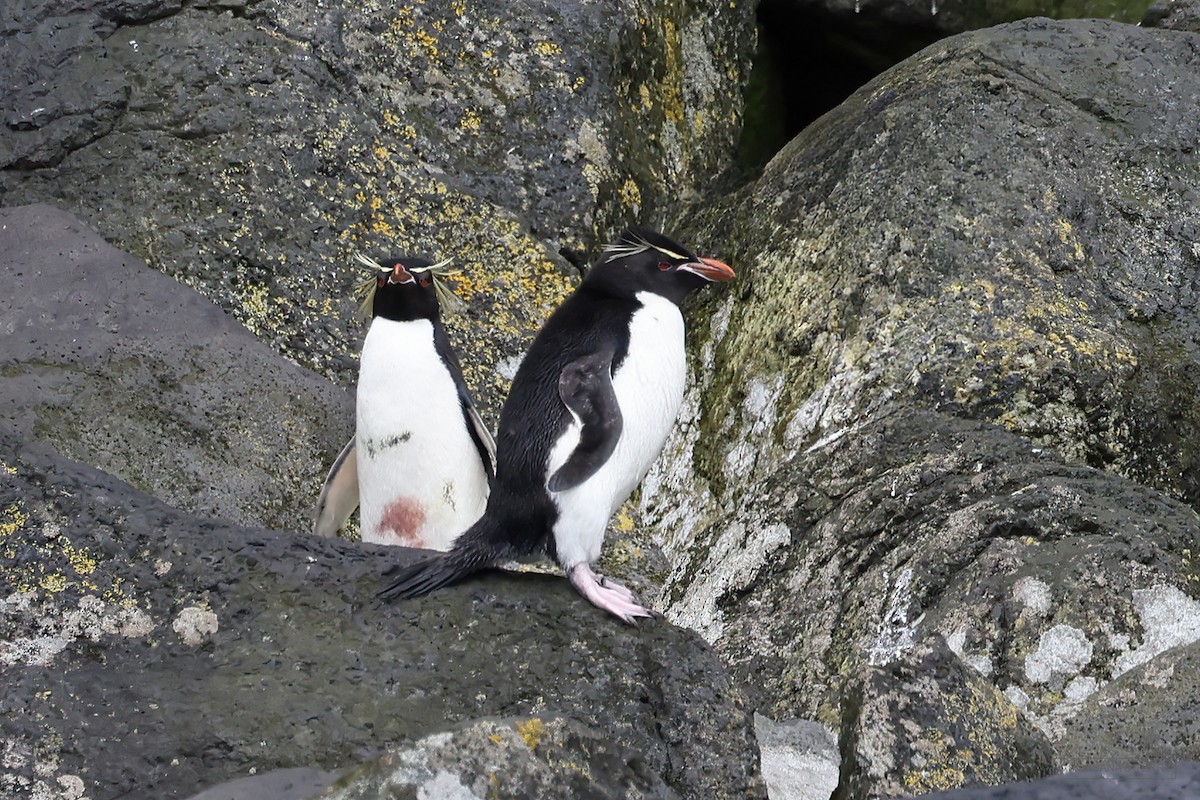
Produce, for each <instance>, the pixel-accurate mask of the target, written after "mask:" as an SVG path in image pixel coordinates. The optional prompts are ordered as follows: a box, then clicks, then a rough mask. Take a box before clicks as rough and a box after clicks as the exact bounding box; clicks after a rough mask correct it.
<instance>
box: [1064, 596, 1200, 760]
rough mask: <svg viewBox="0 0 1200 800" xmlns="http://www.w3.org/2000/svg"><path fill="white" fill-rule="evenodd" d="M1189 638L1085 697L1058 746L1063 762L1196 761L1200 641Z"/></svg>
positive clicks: (1199, 749) (1199, 725) (1199, 757)
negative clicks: (1188, 641)
mask: <svg viewBox="0 0 1200 800" xmlns="http://www.w3.org/2000/svg"><path fill="white" fill-rule="evenodd" d="M1186 619H1187V618H1185V620H1186ZM1164 621H1166V620H1164ZM1181 621H1183V620H1181ZM1191 621H1192V622H1194V621H1195V618H1194V617H1193V618H1192V619H1191ZM1191 638H1192V640H1193V641H1192V643H1190V644H1186V645H1183V646H1181V647H1177V648H1173V649H1170V650H1167V651H1166V652H1164V653H1162V654H1161V655H1157V656H1155V657H1154V658H1152V659H1149V660H1147V661H1146V662H1145V663H1143V664H1141V665H1140V666H1138V667H1135V668H1133V669H1130V670H1129V671H1128V672H1125V673H1123V674H1121V675H1120V676H1119V677H1117V678H1116V679H1115V680H1113V681H1112V682H1110V683H1108V684H1107V685H1105V686H1104V688H1102V689H1100V690H1099V691H1097V692H1096V693H1095V694H1093V695H1091V696H1090V697H1088V699H1087V701H1086V702H1085V703H1084V704H1083V706H1082V707H1081V708H1080V709H1079V712H1078V713H1077V714H1076V715H1075V716H1074V717H1073V718H1071V719H1070V720H1068V721H1067V722H1066V724H1065V726H1064V728H1065V730H1064V733H1063V736H1062V738H1061V739H1060V740H1059V742H1058V744H1057V748H1058V752H1059V753H1060V755H1061V758H1062V760H1063V763H1064V764H1068V765H1070V766H1071V767H1072V768H1073V769H1082V768H1084V767H1091V766H1104V767H1116V766H1125V767H1144V766H1150V765H1154V764H1172V763H1176V762H1182V761H1200V695H1198V693H1197V686H1200V680H1198V678H1200V642H1196V641H1194V639H1195V638H1196V637H1195V635H1194V634H1193V635H1192V636H1191Z"/></svg>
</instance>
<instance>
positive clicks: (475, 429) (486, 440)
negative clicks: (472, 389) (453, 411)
mask: <svg viewBox="0 0 1200 800" xmlns="http://www.w3.org/2000/svg"><path fill="white" fill-rule="evenodd" d="M458 394H459V397H460V398H461V400H462V405H463V411H465V412H466V415H467V421H468V422H470V423H471V427H470V428H468V429H467V433H469V434H471V440H472V441H473V442H475V449H476V450H478V451H479V458H480V459H481V460H482V461H483V469H484V471H485V472H486V473H487V476H488V480H489V481H490V480H492V479H493V478H495V477H496V440H495V439H493V438H492V433H491V431H489V430H488V429H487V425H484V424H483V417H481V416H479V412H478V411H477V410H476V409H475V404H474V403H472V402H471V396H470V395H469V394H467V386H466V384H463V385H462V386H461V387H459V390H458Z"/></svg>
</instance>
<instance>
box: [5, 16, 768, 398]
mask: <svg viewBox="0 0 1200 800" xmlns="http://www.w3.org/2000/svg"><path fill="white" fill-rule="evenodd" d="M0 36H2V37H3V38H4V41H5V47H4V48H3V55H2V56H0V58H3V63H2V66H3V67H4V69H3V70H2V72H3V74H4V76H5V80H9V81H11V83H10V85H9V86H8V87H7V88H8V89H9V90H10V91H6V92H3V93H2V94H3V99H2V100H0V112H2V114H3V119H4V122H5V126H6V127H5V128H4V129H2V130H0V203H2V204H4V205H17V204H22V203H29V202H49V203H53V204H55V205H58V206H60V207H63V208H65V209H67V210H69V211H71V212H72V213H75V214H76V215H77V216H79V217H81V218H82V219H83V220H84V221H85V222H87V223H88V224H89V225H91V226H92V227H94V228H95V229H96V230H97V231H98V232H99V233H100V234H101V235H103V236H104V237H105V238H106V239H107V240H109V241H111V242H113V243H114V244H116V245H117V246H119V247H122V248H124V249H127V250H130V251H131V252H133V253H135V254H136V255H138V256H139V257H141V258H143V259H144V260H145V261H147V262H148V263H150V264H151V265H152V266H154V267H155V268H157V269H159V270H161V271H163V272H165V273H167V274H169V275H172V276H174V277H176V278H178V279H180V280H182V281H183V282H185V283H188V284H189V285H192V286H195V287H196V288H198V289H200V291H201V292H202V293H204V294H205V295H206V296H208V297H209V298H211V299H212V300H214V301H215V302H217V303H218V304H219V305H220V306H222V307H223V308H225V309H227V310H229V311H231V312H232V313H233V314H235V316H237V318H238V319H239V320H240V321H242V322H243V323H244V324H245V325H246V326H247V327H248V328H249V329H250V330H251V331H253V332H254V333H255V334H257V335H258V336H259V337H260V338H263V339H265V340H267V341H269V342H271V343H272V344H273V345H274V346H275V347H276V348H277V349H280V350H282V351H283V352H285V353H287V354H288V355H289V356H291V357H292V358H294V359H295V360H297V361H298V362H300V363H302V364H304V365H306V366H309V367H312V368H314V369H317V370H318V371H320V372H323V373H324V374H326V375H327V376H329V377H332V378H334V379H335V380H336V381H337V382H338V383H340V384H342V385H349V384H350V383H351V382H352V376H353V371H354V355H355V354H356V353H357V349H358V340H359V333H358V332H357V330H356V329H355V328H354V327H353V325H352V322H351V317H352V314H351V313H350V309H351V307H352V304H351V303H350V302H349V301H346V300H343V298H345V297H347V295H348V294H349V290H350V287H351V285H352V284H353V282H354V279H355V277H356V276H357V274H358V272H357V269H356V268H355V267H354V262H353V260H352V258H351V256H352V253H354V252H355V251H359V250H365V251H368V252H370V253H375V254H387V253H392V252H404V251H408V252H414V251H415V252H426V253H429V254H431V255H433V256H435V257H438V258H441V257H453V258H454V259H455V260H456V263H457V266H459V267H460V268H461V269H462V270H463V273H464V274H463V277H462V278H461V279H460V280H459V282H458V284H459V290H460V293H461V294H462V295H463V296H464V297H465V299H467V300H468V301H470V303H471V311H470V313H469V314H468V315H467V316H465V317H462V318H459V319H457V320H455V321H453V323H452V328H453V335H454V336H455V337H456V338H458V339H461V340H463V341H469V342H472V343H474V344H475V345H476V346H475V347H473V348H472V351H471V353H470V354H469V357H468V358H465V359H464V361H465V362H466V364H465V366H466V372H467V378H468V381H469V382H470V383H471V384H472V386H473V387H474V388H475V389H476V390H477V391H478V392H479V393H480V395H481V401H482V405H483V407H484V409H485V410H486V411H487V412H488V413H489V414H490V413H492V412H494V411H495V410H496V409H497V408H498V406H499V399H500V397H502V390H503V388H504V387H505V386H506V384H507V380H508V377H510V375H511V373H510V372H509V370H510V369H511V365H508V366H506V364H507V362H508V361H510V360H511V359H513V358H515V357H516V356H517V355H519V354H520V353H521V352H522V350H523V347H524V345H525V344H526V343H527V341H528V338H529V336H530V332H531V330H533V329H534V328H535V327H536V326H537V324H538V323H540V321H541V320H542V319H543V318H544V317H545V315H546V314H547V313H548V312H549V310H550V309H551V308H553V306H554V305H555V304H556V302H557V301H558V300H559V299H561V297H562V296H563V294H564V293H565V292H566V291H567V290H568V288H569V286H570V281H571V277H572V275H573V274H574V272H573V270H572V269H571V268H570V266H571V263H570V262H581V261H584V260H586V259H589V258H591V257H592V256H593V255H594V254H595V251H596V247H597V245H598V244H600V243H602V242H603V241H604V240H605V239H606V238H607V237H608V236H611V235H613V234H614V233H616V232H617V230H619V228H620V226H622V225H623V224H624V223H626V222H628V221H631V220H641V221H647V220H651V219H661V218H662V214H663V213H664V208H666V207H668V206H671V205H672V204H673V203H674V202H675V200H676V198H678V197H680V196H688V195H691V194H694V193H695V191H696V190H697V189H698V188H700V187H702V186H703V185H704V184H706V183H707V182H708V181H709V180H710V179H711V175H713V174H714V173H717V172H719V171H720V170H721V169H722V168H723V166H724V165H725V164H726V163H727V162H728V161H729V159H730V157H731V155H732V151H733V148H734V144H735V142H734V140H735V137H736V135H737V130H738V126H739V124H740V116H741V111H740V86H741V84H742V82H743V81H744V77H745V73H746V70H747V68H748V59H749V49H750V47H751V46H752V40H753V20H752V19H751V18H750V15H749V14H747V13H743V12H736V13H735V10H734V9H731V8H730V7H729V6H728V4H727V3H725V2H717V1H716V0H696V2H689V3H687V4H684V5H682V6H671V10H669V11H668V10H666V9H665V8H663V7H661V5H656V4H653V3H642V4H634V5H633V6H628V5H620V4H616V3H599V4H597V3H585V4H572V3H566V4H563V3H549V2H538V1H537V0H534V1H533V2H521V3H515V4H514V3H502V2H489V3H470V4H468V3H464V2H461V0H433V1H432V2H426V3H420V4H412V5H402V6H396V5H395V4H394V3H388V2H368V3H355V4H352V5H351V6H346V7H342V6H328V7H327V6H323V5H320V4H316V5H314V4H311V3H305V2H294V1H293V0H261V1H258V0H219V1H217V2H211V3H208V2H205V3H195V4H188V5H187V7H186V8H183V7H182V4H181V3H180V2H178V0H141V1H140V2H125V1H124V0H89V1H88V2H83V3H76V4H72V5H71V8H70V10H69V11H68V10H65V9H64V8H63V7H62V6H61V4H58V3H54V2H49V1H48V0H17V2H13V3H6V4H5V6H4V8H3V10H0ZM10 76H11V77H10ZM518 144H519V147H518V146H517V145H518ZM506 374H507V376H508V377H506Z"/></svg>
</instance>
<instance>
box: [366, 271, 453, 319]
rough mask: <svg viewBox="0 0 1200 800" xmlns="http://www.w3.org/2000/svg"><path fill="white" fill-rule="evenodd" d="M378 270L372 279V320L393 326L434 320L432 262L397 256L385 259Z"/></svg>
mask: <svg viewBox="0 0 1200 800" xmlns="http://www.w3.org/2000/svg"><path fill="white" fill-rule="evenodd" d="M379 266H381V267H383V269H382V270H381V271H380V272H379V273H378V274H376V276H375V290H374V294H373V295H372V299H371V317H372V318H374V317H383V318H384V319H391V320H395V321H397V322H407V321H409V320H414V319H429V320H436V319H437V318H438V296H437V290H436V288H435V285H434V277H433V269H432V267H433V262H432V261H430V260H429V259H427V258H422V257H420V256H400V257H399V258H385V259H383V260H381V261H380V262H379Z"/></svg>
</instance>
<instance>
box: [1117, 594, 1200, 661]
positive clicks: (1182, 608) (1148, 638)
mask: <svg viewBox="0 0 1200 800" xmlns="http://www.w3.org/2000/svg"><path fill="white" fill-rule="evenodd" d="M1133 610H1134V611H1136V612H1137V615H1138V617H1139V618H1140V619H1141V622H1142V643H1141V645H1140V646H1139V647H1137V648H1136V649H1134V650H1131V651H1129V652H1128V653H1125V654H1124V655H1122V656H1121V657H1120V658H1118V659H1117V660H1116V661H1115V662H1114V663H1113V671H1112V677H1113V678H1115V677H1117V676H1118V675H1123V674H1124V673H1126V672H1128V671H1129V670H1131V669H1133V668H1134V667H1138V666H1141V665H1142V664H1145V663H1146V662H1147V661H1149V660H1150V659H1152V658H1154V657H1155V656H1157V655H1158V654H1159V653H1162V652H1163V651H1165V650H1169V649H1170V648H1172V647H1177V646H1179V645H1184V644H1191V643H1192V642H1194V641H1196V640H1197V639H1200V603H1198V602H1196V601H1195V600H1193V599H1192V598H1190V597H1188V596H1187V595H1186V594H1184V593H1183V592H1181V591H1179V590H1178V589H1176V588H1175V587H1174V586H1165V585H1161V584H1160V585H1158V586H1152V587H1150V588H1149V589H1135V590H1134V592H1133Z"/></svg>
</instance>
